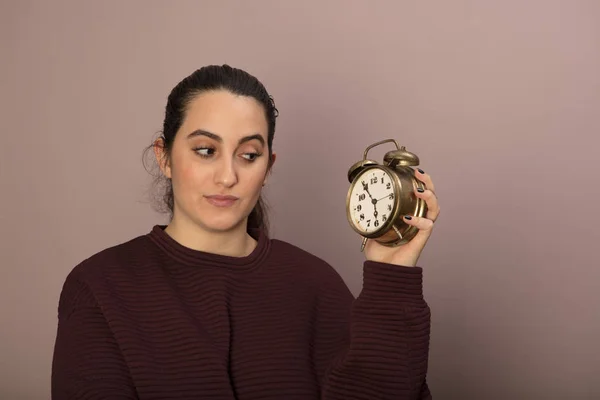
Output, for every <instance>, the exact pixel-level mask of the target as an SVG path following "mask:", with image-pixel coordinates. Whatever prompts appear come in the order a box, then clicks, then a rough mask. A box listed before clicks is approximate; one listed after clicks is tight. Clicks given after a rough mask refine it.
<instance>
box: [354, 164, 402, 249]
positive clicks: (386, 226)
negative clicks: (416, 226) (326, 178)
mask: <svg viewBox="0 0 600 400" xmlns="http://www.w3.org/2000/svg"><path fill="white" fill-rule="evenodd" d="M372 169H379V170H382V171H384V172H385V173H386V174H387V175H388V176H389V177H391V179H392V187H393V191H394V206H393V208H392V211H391V213H390V217H389V218H388V220H387V221H386V222H385V223H383V224H382V225H381V226H380V227H379V228H378V229H377V230H375V231H372V232H365V231H363V230H361V229H359V228H358V227H357V226H356V225H355V224H354V221H353V220H352V210H350V199H351V198H352V191H353V190H354V188H355V187H356V184H357V183H358V181H359V179H360V177H361V176H363V174H365V173H367V172H368V171H370V170H372ZM401 185H402V183H401V182H400V178H398V176H397V175H396V174H395V173H394V171H393V170H392V169H391V168H389V167H387V166H385V165H372V166H368V167H365V168H364V169H363V170H362V171H360V172H359V173H358V174H357V175H356V176H355V178H354V180H353V181H352V183H351V184H350V188H349V189H348V193H347V194H346V218H347V219H348V222H349V223H350V227H351V228H352V229H353V230H354V231H355V232H356V233H358V234H359V235H361V236H363V237H366V238H368V239H374V238H378V237H381V236H383V235H385V234H386V233H387V232H388V231H389V230H390V229H393V226H394V223H395V221H396V219H397V218H398V213H399V211H400V207H399V204H398V198H399V196H400V188H401Z"/></svg>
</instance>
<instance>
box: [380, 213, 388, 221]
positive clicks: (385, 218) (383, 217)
mask: <svg viewBox="0 0 600 400" xmlns="http://www.w3.org/2000/svg"><path fill="white" fill-rule="evenodd" d="M381 219H382V221H383V222H385V221H387V214H383V215H382V216H381Z"/></svg>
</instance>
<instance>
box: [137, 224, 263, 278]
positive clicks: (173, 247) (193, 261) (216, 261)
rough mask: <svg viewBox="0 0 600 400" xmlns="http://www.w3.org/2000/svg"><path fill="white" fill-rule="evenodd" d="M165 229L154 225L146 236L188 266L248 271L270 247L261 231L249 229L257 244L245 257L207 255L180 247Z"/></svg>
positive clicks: (254, 266)
mask: <svg viewBox="0 0 600 400" xmlns="http://www.w3.org/2000/svg"><path fill="white" fill-rule="evenodd" d="M166 227H167V226H166V225H154V227H153V228H152V230H151V231H150V233H148V235H147V236H148V237H149V238H150V240H152V241H153V242H154V243H155V244H156V245H157V246H158V247H160V248H161V249H162V250H163V251H165V252H166V253H167V254H168V255H169V256H171V257H172V258H173V259H175V260H177V261H178V262H180V263H183V264H186V265H189V266H195V267H200V266H202V267H215V268H222V269H227V270H232V271H249V270H253V269H255V268H257V267H258V266H259V265H260V264H261V262H262V261H263V260H264V259H265V258H266V257H267V255H268V253H269V250H270V247H271V243H270V242H271V241H270V240H269V238H268V237H267V235H266V234H265V232H264V231H263V230H260V229H249V230H248V233H249V234H250V236H252V237H253V238H254V239H255V240H256V241H257V244H256V247H255V248H254V250H252V252H251V253H250V254H248V255H247V256H243V257H235V256H226V255H221V254H215V253H208V252H205V251H200V250H195V249H192V248H189V247H186V246H184V245H182V244H181V243H179V242H178V241H176V240H175V239H173V238H172V237H171V236H169V234H167V233H166V232H165V228H166Z"/></svg>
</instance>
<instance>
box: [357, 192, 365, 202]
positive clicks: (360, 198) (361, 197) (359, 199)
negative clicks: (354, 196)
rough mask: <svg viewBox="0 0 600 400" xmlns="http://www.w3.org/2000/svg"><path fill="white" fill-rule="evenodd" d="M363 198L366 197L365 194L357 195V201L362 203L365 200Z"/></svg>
mask: <svg viewBox="0 0 600 400" xmlns="http://www.w3.org/2000/svg"><path fill="white" fill-rule="evenodd" d="M365 197H366V196H365V194H364V193H363V194H359V195H358V201H362V200H364V199H365Z"/></svg>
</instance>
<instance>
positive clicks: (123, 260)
mask: <svg viewBox="0 0 600 400" xmlns="http://www.w3.org/2000/svg"><path fill="white" fill-rule="evenodd" d="M148 245H149V240H148V239H147V237H146V235H142V236H137V237H135V238H133V239H130V240H128V241H126V242H123V243H119V244H116V245H113V246H110V247H107V248H105V249H103V250H101V251H98V252H97V253H95V254H92V255H91V256H89V257H88V258H86V259H84V260H82V261H80V262H79V263H78V264H76V265H75V266H74V267H72V268H71V270H69V271H68V273H67V275H66V277H65V279H64V281H63V285H62V289H61V298H65V297H66V298H70V297H73V296H75V297H78V296H79V295H80V294H81V293H82V292H85V293H94V292H96V291H97V290H98V289H101V288H102V287H104V286H106V285H109V284H111V282H112V283H114V282H117V281H123V278H125V277H127V275H132V268H134V267H135V265H138V264H140V263H145V261H144V258H145V257H146V256H145V254H146V253H148V251H146V249H147V248H148ZM133 274H134V273H133Z"/></svg>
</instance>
